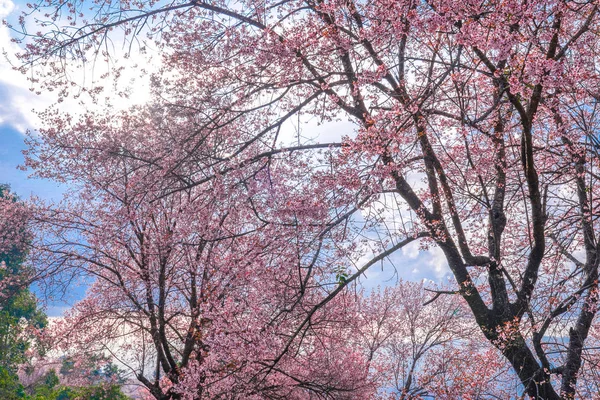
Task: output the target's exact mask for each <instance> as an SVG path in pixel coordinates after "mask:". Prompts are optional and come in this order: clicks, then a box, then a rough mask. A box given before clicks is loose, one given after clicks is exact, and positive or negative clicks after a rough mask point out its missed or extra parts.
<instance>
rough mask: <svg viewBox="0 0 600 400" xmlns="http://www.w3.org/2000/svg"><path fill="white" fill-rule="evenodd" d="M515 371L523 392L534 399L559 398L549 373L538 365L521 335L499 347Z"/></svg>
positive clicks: (553, 399)
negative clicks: (506, 344) (523, 389)
mask: <svg viewBox="0 0 600 400" xmlns="http://www.w3.org/2000/svg"><path fill="white" fill-rule="evenodd" d="M500 350H501V351H502V354H503V355H504V356H505V357H506V358H507V359H508V361H509V362H510V363H511V365H512V366H513V369H514V370H515V372H516V373H517V376H518V377H519V380H520V381H521V383H522V384H523V386H524V388H525V392H526V393H527V394H528V395H529V396H530V397H531V398H532V399H535V400H560V398H561V397H560V396H559V395H558V394H557V393H556V391H555V390H554V388H553V387H552V383H551V382H550V375H549V374H548V372H547V371H544V369H543V368H542V367H541V366H540V365H539V363H538V362H537V360H536V359H535V357H534V355H533V353H532V352H531V350H529V348H528V347H527V345H526V344H525V340H524V339H523V337H522V336H520V335H519V336H518V337H517V338H515V339H514V341H512V342H511V343H510V344H509V345H508V346H506V347H504V348H502V349H500Z"/></svg>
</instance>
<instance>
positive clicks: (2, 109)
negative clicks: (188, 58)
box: [0, 0, 160, 133]
mask: <svg viewBox="0 0 600 400" xmlns="http://www.w3.org/2000/svg"><path fill="white" fill-rule="evenodd" d="M22 11H23V10H22V9H21V8H20V7H19V4H18V3H17V4H15V3H13V2H12V1H10V0H0V18H2V19H7V20H9V21H15V20H16V19H17V18H18V17H19V15H20V14H21V12H22ZM31 28H32V29H33V28H34V27H31ZM35 29H39V27H35ZM120 34H121V33H119V32H115V33H114V36H115V38H114V42H118V41H119V38H118V36H119V35H120ZM12 39H13V37H12V34H11V30H10V29H9V28H8V27H7V26H5V25H2V26H0V48H1V49H2V52H3V57H4V62H2V63H0V96H1V97H0V98H1V100H0V125H8V126H10V127H12V128H14V129H16V130H17V131H19V132H21V133H24V132H25V131H26V130H27V129H34V130H35V129H37V128H39V127H40V126H41V125H42V121H41V120H40V119H39V117H38V116H37V112H39V111H43V110H45V109H47V108H48V107H49V106H51V105H52V104H56V103H57V101H58V93H57V91H54V92H50V91H47V90H46V91H42V92H41V93H39V94H38V93H35V91H37V90H39V88H37V87H36V88H35V89H33V87H32V85H31V82H30V80H29V79H28V77H27V76H26V75H24V74H22V73H21V72H20V71H18V70H16V69H15V68H14V67H15V66H19V65H20V61H19V60H18V58H17V56H16V55H17V54H18V53H20V52H21V51H22V49H21V48H20V47H19V45H18V44H17V43H14V42H12ZM124 55H125V50H123V49H121V50H119V49H115V50H114V52H113V58H112V59H111V61H110V64H108V63H104V62H102V61H97V62H90V63H89V64H86V65H84V66H83V67H82V68H78V67H77V66H76V64H77V63H76V62H72V63H71V64H70V66H71V68H70V69H69V71H68V73H69V76H70V77H72V79H73V81H74V82H75V83H77V85H76V86H75V90H79V89H78V88H77V86H79V85H80V86H85V87H87V88H92V87H96V86H97V85H99V84H104V86H105V87H106V89H105V92H106V94H107V96H108V97H110V98H111V104H110V109H111V110H124V109H127V108H129V107H131V106H132V105H134V104H143V103H145V102H146V101H148V99H149V97H150V84H149V81H150V80H149V75H148V74H143V73H141V68H140V67H139V65H143V66H144V67H145V68H146V70H147V72H148V73H151V72H155V71H157V70H158V68H159V67H160V62H159V58H160V57H155V59H154V60H153V62H152V63H150V62H148V57H147V56H143V55H142V54H140V53H139V52H138V51H135V49H133V50H132V52H131V54H130V55H129V56H128V57H124ZM92 58H93V57H92ZM119 66H123V67H124V69H123V71H122V72H121V76H120V78H119V79H118V82H115V81H114V80H111V78H113V77H114V75H112V74H111V71H112V69H113V68H115V69H116V68H118V67H119ZM106 73H107V74H108V78H107V79H104V78H102V75H104V74H106ZM90 77H91V78H90ZM117 87H118V91H120V92H122V93H128V94H129V96H128V97H123V96H116V95H115V94H116V91H117V90H116V88H117ZM105 107H106V104H104V103H103V102H98V104H93V103H92V102H86V104H85V107H84V106H83V105H82V104H81V102H80V100H78V99H75V98H72V97H70V98H67V99H66V100H65V101H64V103H62V104H61V107H60V108H61V109H62V110H68V111H69V113H71V114H76V113H77V112H82V113H83V112H84V111H85V110H90V109H91V110H93V109H94V108H97V109H98V110H101V109H104V108H105Z"/></svg>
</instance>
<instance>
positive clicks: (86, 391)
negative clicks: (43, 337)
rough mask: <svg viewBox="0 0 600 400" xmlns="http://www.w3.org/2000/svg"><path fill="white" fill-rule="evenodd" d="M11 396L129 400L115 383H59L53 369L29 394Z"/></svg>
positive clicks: (51, 399)
mask: <svg viewBox="0 0 600 400" xmlns="http://www.w3.org/2000/svg"><path fill="white" fill-rule="evenodd" d="M13 398H15V399H21V398H22V399H25V400H130V399H129V397H127V396H126V395H125V394H124V393H123V392H122V391H121V388H120V387H119V386H118V385H116V384H98V385H91V386H85V387H69V386H64V385H60V383H59V378H58V376H57V375H56V372H55V371H54V370H52V371H50V372H48V373H47V374H46V375H45V376H44V378H43V379H41V380H40V382H39V383H38V384H37V385H35V386H34V387H33V388H32V394H31V395H30V396H25V397H13ZM2 399H4V397H2ZM11 399H12V398H11Z"/></svg>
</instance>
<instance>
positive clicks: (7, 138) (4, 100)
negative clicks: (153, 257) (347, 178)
mask: <svg viewBox="0 0 600 400" xmlns="http://www.w3.org/2000/svg"><path fill="white" fill-rule="evenodd" d="M25 4H26V3H24V2H18V1H17V2H12V1H10V0H0V19H8V20H14V19H15V18H16V17H17V16H18V15H19V14H20V12H21V11H22V10H23V9H24V8H25V7H26V5H25ZM0 47H1V48H2V51H3V53H4V54H5V56H4V59H3V60H2V62H0V184H9V185H10V186H11V188H12V190H13V192H15V193H16V194H17V195H18V196H20V197H21V198H22V199H27V198H29V197H31V196H36V197H39V198H41V199H43V200H47V201H59V200H60V199H61V198H62V195H63V193H64V191H65V189H66V188H65V187H64V186H60V185H58V184H57V183H55V182H52V181H49V180H44V179H34V178H31V177H30V175H31V171H23V170H22V169H18V167H19V166H22V165H23V164H24V157H23V154H22V151H23V150H25V149H26V148H27V146H26V143H25V140H26V138H27V134H26V133H27V131H32V132H33V134H34V135H35V130H36V128H38V127H39V126H40V121H39V119H38V118H37V116H36V112H39V111H42V110H44V109H45V108H47V107H48V106H51V105H52V104H53V103H54V102H55V98H53V94H52V93H43V94H41V95H38V94H35V93H34V91H32V90H31V86H30V83H29V82H28V80H27V77H26V76H24V75H23V74H21V73H20V72H18V71H15V70H14V69H13V67H12V65H11V63H13V65H18V62H17V61H16V60H15V58H14V54H15V53H16V52H18V51H19V48H18V47H17V45H16V44H14V43H12V42H11V33H10V31H9V28H8V27H6V26H4V25H2V26H0ZM115 58H117V60H116V61H117V62H120V63H121V64H123V65H125V66H127V64H128V63H129V64H130V65H129V66H130V67H131V63H135V62H136V60H135V57H131V58H129V59H127V60H119V59H118V57H115ZM136 73H137V72H136V68H129V69H126V71H125V73H124V74H123V78H122V79H126V80H129V81H130V82H131V81H132V80H133V79H138V81H137V82H139V78H137V76H136V75H135V74H136ZM135 88H136V92H135V93H133V94H132V96H131V97H130V98H129V99H121V100H117V102H116V103H114V105H115V107H128V106H130V105H132V104H135V103H137V104H139V103H142V102H143V101H144V99H146V98H148V94H149V88H148V86H147V85H146V84H144V82H142V83H141V84H139V83H136V85H135ZM65 107H71V108H73V107H76V105H75V104H69V102H67V103H65ZM290 130H291V131H290V132H291V133H290V134H291V135H294V134H297V127H295V126H291V127H290ZM352 130H353V126H352V125H351V124H350V123H348V122H345V121H341V122H339V121H338V122H334V123H330V124H325V125H319V126H317V125H316V124H313V123H308V124H303V126H302V127H301V135H302V136H303V137H304V138H307V137H317V136H318V137H319V140H320V141H321V142H329V141H333V140H335V139H337V138H339V137H340V136H341V135H342V134H348V132H352ZM448 273H449V270H448V267H447V264H446V262H445V259H444V257H443V254H441V251H439V250H438V249H435V248H433V249H430V250H429V251H427V252H423V251H420V250H419V248H418V243H413V244H411V245H409V246H407V247H406V248H404V249H403V250H402V251H401V252H397V254H394V255H393V256H392V258H391V259H390V260H389V262H387V263H385V264H384V267H383V268H382V267H381V266H380V265H377V266H374V267H372V268H371V269H370V270H369V271H368V272H367V274H366V279H361V280H362V282H363V284H364V285H365V286H366V287H367V288H370V287H375V286H379V285H383V286H385V285H390V284H394V283H395V282H396V280H397V279H398V277H401V278H403V279H406V280H414V281H419V280H423V279H432V280H436V281H440V280H445V279H446V278H447V277H448ZM84 291H85V288H81V287H80V288H78V289H76V290H74V292H73V293H72V296H71V298H70V300H69V301H67V302H66V303H65V302H50V303H49V304H48V305H47V312H48V314H49V315H50V316H60V315H62V314H63V313H64V311H65V310H66V309H68V308H69V306H70V305H71V304H72V302H73V301H74V300H76V299H78V298H81V297H82V296H83V294H84Z"/></svg>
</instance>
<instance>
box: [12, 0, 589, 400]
mask: <svg viewBox="0 0 600 400" xmlns="http://www.w3.org/2000/svg"><path fill="white" fill-rule="evenodd" d="M598 6H599V5H598V4H597V2H596V1H578V2H572V1H558V0H535V1H520V0H519V1H518V0H507V1H498V0H491V1H480V0H478V1H471V0H463V1H435V0H428V1H415V0H399V1H397V0H394V1H387V0H374V1H368V2H367V1H353V0H331V1H329V0H326V1H313V0H308V1H267V0H256V1H197V0H192V1H189V2H186V1H173V2H160V1H152V2H127V1H116V0H115V1H110V0H109V1H105V0H103V1H93V2H83V1H76V0H73V1H62V0H61V1H60V2H58V1H57V2H54V1H52V0H49V1H47V2H44V3H43V4H40V5H37V6H32V7H33V9H32V11H31V13H30V15H29V18H30V19H27V18H24V20H23V25H22V27H23V29H22V30H21V31H22V33H24V35H23V36H22V40H21V42H22V43H23V45H24V46H25V51H24V53H23V54H22V55H21V60H22V61H23V65H24V66H23V69H24V70H26V71H31V72H32V73H33V77H34V78H33V81H34V84H35V85H38V86H40V87H41V88H45V89H52V90H58V91H59V93H60V96H61V97H60V98H61V100H64V99H67V100H68V99H70V98H71V97H73V96H80V97H81V96H83V97H81V98H89V101H90V103H89V104H102V103H103V102H104V97H105V96H106V93H107V92H109V91H110V88H111V86H110V83H109V82H110V79H112V78H115V79H117V81H118V78H119V76H120V74H121V72H122V71H121V70H120V69H119V68H115V69H114V70H111V71H110V73H108V74H107V76H106V77H103V79H101V82H100V83H98V84H97V85H96V84H94V86H93V87H84V88H83V89H82V88H81V87H80V86H79V84H80V82H78V80H77V78H76V76H77V74H75V75H72V71H70V70H69V67H67V66H69V65H73V64H72V63H74V62H75V61H77V62H83V63H84V65H85V63H86V62H91V60H93V59H96V60H97V61H98V60H99V59H102V58H107V59H110V57H111V56H112V54H111V51H110V44H111V43H114V40H115V36H114V35H115V34H114V32H115V28H122V32H123V34H124V38H125V43H126V44H128V48H129V49H130V51H131V52H132V53H129V52H128V53H127V55H128V56H132V55H133V52H134V51H135V50H136V49H138V50H145V49H149V50H148V52H154V53H159V54H160V57H161V64H160V70H159V71H158V72H156V73H152V74H151V82H152V96H151V98H149V99H148V103H147V104H146V105H143V106H138V107H132V108H131V109H127V110H126V111H116V110H113V109H112V108H111V107H110V101H112V100H110V99H109V100H107V101H108V103H107V108H106V109H105V110H102V111H93V109H94V108H90V110H89V111H87V112H84V113H75V112H72V110H66V111H65V110H64V109H62V108H61V106H60V103H59V104H58V105H57V106H56V107H53V108H51V109H49V110H48V111H46V112H45V113H43V114H42V117H43V119H44V122H45V126H44V127H43V128H42V129H41V130H40V135H39V137H34V138H33V140H32V147H31V150H30V152H29V154H28V164H29V166H30V167H32V168H34V169H35V170H36V171H37V174H38V175H40V176H44V177H50V178H54V179H57V180H61V181H67V182H71V183H72V184H73V185H74V188H76V190H74V193H73V194H72V197H71V198H70V199H69V202H68V203H66V204H64V206H63V207H60V208H56V207H49V208H43V207H42V208H40V209H39V210H38V213H37V222H38V224H39V227H38V232H40V236H39V238H38V239H37V240H36V241H35V242H34V244H33V248H34V250H33V252H34V254H35V256H34V257H33V259H34V262H33V263H34V264H36V265H38V266H41V265H44V266H46V267H48V266H56V267H57V268H58V267H60V269H61V270H63V271H85V272H87V273H89V274H91V275H93V276H95V277H97V278H98V279H97V280H96V283H94V285H93V286H92V288H91V289H90V292H89V294H88V296H87V297H86V299H85V300H83V301H82V302H81V303H79V304H78V305H77V306H76V307H75V308H74V310H73V311H72V312H71V313H70V314H69V315H68V317H67V318H66V319H65V321H64V323H63V324H61V327H60V329H59V330H58V333H57V334H61V333H62V334H64V336H65V337H66V339H65V340H66V342H65V344H66V346H67V348H71V349H75V348H78V347H77V346H84V347H86V348H96V349H97V351H112V352H113V353H114V355H115V357H117V358H118V357H119V356H121V357H122V358H124V360H122V361H123V362H124V363H125V364H127V365H129V366H130V367H131V372H132V373H133V374H135V375H136V376H137V378H138V379H139V381H140V382H141V383H142V384H143V385H145V387H146V388H147V389H148V391H149V392H150V393H151V395H152V396H154V397H155V398H157V399H175V398H181V397H183V398H186V399H202V398H286V399H294V398H298V399H305V398H319V397H323V398H356V399H359V398H361V399H362V398H369V397H371V396H383V397H385V396H388V395H389V396H392V397H393V396H396V397H393V398H397V397H400V398H406V397H407V396H418V395H423V394H425V393H430V394H435V395H436V396H439V397H440V398H444V397H445V398H457V396H459V395H461V394H465V396H466V393H471V394H472V396H474V397H477V396H479V395H481V396H497V397H500V398H509V397H511V396H516V395H517V394H522V393H526V394H527V395H529V396H530V397H531V398H535V399H558V398H564V399H571V398H575V397H578V398H591V397H592V396H594V395H596V394H597V392H598V387H597V386H598V383H597V380H596V379H594V377H595V376H596V374H597V373H598V370H597V362H598V356H599V354H598V352H597V348H598V347H597V346H596V344H595V342H596V341H597V339H598V325H597V322H596V320H595V317H596V314H597V306H598V266H599V263H600V254H598V246H599V241H600V238H599V237H598V236H597V232H598V231H599V229H598V228H599V227H598V223H599V222H598V216H599V215H600V209H599V207H600V204H599V203H598V200H597V197H596V194H598V191H599V190H600V185H599V184H598V182H597V180H598V178H599V176H598V174H597V172H598V167H599V166H598V162H599V158H598V146H599V143H598V132H597V130H596V129H597V128H596V126H597V124H598V118H597V117H598V115H597V113H596V111H597V100H598V96H599V94H600V88H599V78H600V76H599V71H598V65H597V57H598V48H599V46H600V40H599V37H598V29H599V18H600V17H599V15H598ZM90 7H91V9H90ZM32 18H36V19H37V22H38V24H39V26H40V30H41V31H40V32H39V33H37V34H32V35H30V34H28V33H27V32H26V30H25V27H26V26H27V22H28V21H30V20H31V19H32ZM142 53H143V51H142ZM140 72H141V73H143V69H141V70H140ZM73 76H75V77H73ZM102 82H105V83H106V85H107V86H106V89H105V88H103V87H102ZM118 89H119V91H120V92H119V93H122V94H123V95H124V96H125V95H126V93H125V92H126V91H125V90H124V89H123V88H118ZM121 91H122V92H121ZM86 96H88V97H86ZM346 119H349V120H350V121H351V123H352V124H353V125H352V126H353V128H349V129H347V131H344V132H340V133H339V134H337V133H336V134H332V135H328V136H327V137H328V138H329V139H331V138H333V140H328V139H324V138H323V137H319V136H318V135H317V133H315V134H311V133H309V135H310V139H305V138H304V137H303V136H302V135H301V134H300V133H299V132H298V133H297V135H296V136H294V137H291V136H292V135H290V129H289V128H290V126H292V122H293V121H296V123H300V124H302V123H303V122H306V121H310V120H312V121H318V122H319V123H325V124H326V125H325V126H326V127H327V126H341V125H333V124H329V125H328V124H327V123H328V122H331V121H338V120H346ZM344 126H346V127H348V126H349V125H348V124H347V125H344ZM415 241H418V242H419V243H420V244H421V246H422V248H429V247H436V248H438V249H439V250H441V252H442V253H443V255H444V257H445V260H446V262H447V264H448V267H449V268H450V270H451V273H452V275H453V277H454V278H455V279H454V283H453V286H452V287H450V288H445V289H443V290H439V289H437V293H436V294H435V295H434V298H433V299H428V300H427V302H428V305H427V307H429V308H430V311H419V313H420V314H419V317H418V318H417V319H418V320H417V321H413V319H414V318H413V317H414V315H413V314H412V312H409V311H406V309H403V308H402V307H401V306H399V305H398V304H397V303H398V302H399V301H401V300H402V299H401V298H402V295H399V294H395V295H391V294H389V293H388V294H386V293H387V292H384V294H381V293H380V294H373V295H372V296H371V297H369V299H370V300H363V299H362V298H361V296H363V294H362V291H360V290H359V288H358V286H357V285H358V283H359V281H360V279H359V278H360V277H361V276H362V275H363V274H364V273H365V271H366V270H367V269H369V268H371V267H372V266H374V265H376V264H379V263H380V262H384V261H385V260H386V259H387V258H388V257H390V256H392V255H393V256H395V257H399V256H400V255H401V254H402V252H401V249H402V248H403V247H404V246H406V245H408V244H410V243H413V242H415ZM399 287H400V288H402V289H398V290H401V291H402V290H404V291H405V296H406V297H409V298H411V297H412V298H414V299H423V296H420V297H419V296H417V295H416V294H415V295H414V296H413V295H410V294H409V293H412V291H415V290H422V288H421V289H416V288H415V287H413V286H411V285H408V284H401V285H400V286H399ZM377 296H381V297H377ZM429 300H431V301H429ZM363 301H366V302H367V305H364V304H363ZM369 301H371V302H373V303H372V304H370V305H369ZM423 302H425V301H423ZM423 302H422V303H423ZM463 302H464V304H463ZM422 303H421V304H422ZM449 305H455V306H456V307H460V312H459V314H460V318H459V317H457V316H456V315H454V311H452V312H451V313H450V314H448V306H449ZM463 305H464V307H466V308H465V309H463V308H462V307H463ZM414 306H415V307H416V304H415V305H414ZM365 310H369V311H365ZM382 310H389V313H390V314H391V315H390V316H389V319H390V320H393V321H395V322H391V323H390V324H391V326H388V327H386V328H385V329H383V330H382V332H389V338H391V339H390V340H387V339H386V340H383V339H381V337H380V335H381V334H382V333H381V332H380V333H378V334H375V335H374V334H373V333H372V332H370V333H369V332H368V329H369V328H370V327H372V326H376V325H377V324H378V323H380V322H378V320H377V315H379V313H381V312H382ZM465 310H468V313H467V314H464V312H465ZM457 312H458V311H457ZM405 314H406V315H405ZM411 315H412V316H411ZM467 315H470V318H467V317H466V316H467ZM382 318H383V317H382ZM436 318H438V319H437V320H436ZM383 320H388V316H386V317H385V318H383ZM399 321H402V322H399ZM406 321H412V322H411V324H413V323H414V324H417V325H418V324H422V326H419V328H418V329H417V328H413V331H411V332H407V331H405V329H406V327H407V326H410V325H406V324H407V322H406ZM436 321H438V322H436ZM431 324H432V325H433V326H435V327H436V329H433V331H434V332H437V333H434V334H433V335H434V336H433V337H429V336H427V335H426V334H425V333H424V332H426V330H427V329H429V328H426V326H431ZM473 324H474V325H473ZM473 326H477V327H478V332H479V333H478V334H475V333H473V334H470V335H469V337H463V335H462V334H461V332H462V330H463V329H465V330H466V329H467V328H468V327H473ZM469 329H470V328H469ZM440 330H441V332H440ZM446 335H447V336H446ZM408 337H410V338H413V339H412V340H413V342H414V344H415V345H416V344H417V343H418V344H419V345H420V346H422V347H423V351H425V350H427V353H428V354H432V355H433V354H437V357H438V360H440V361H439V363H436V362H432V363H430V364H428V366H424V365H420V366H419V359H420V356H419V357H416V356H415V354H419V350H415V349H413V350H412V353H411V351H408V350H406V349H404V348H403V346H404V345H405V342H404V340H405V339H402V338H408ZM125 338H126V339H125ZM132 338H135V340H133V339H132ZM380 339H381V341H380ZM438 342H439V343H438ZM374 343H377V346H376V348H377V351H375V348H373V347H369V346H373V345H374ZM94 346H98V347H94ZM365 346H366V347H365ZM369 348H371V351H368V349H369ZM117 349H119V350H117ZM365 349H367V351H366V350H365ZM415 352H416V353H415ZM409 353H411V354H410V356H409V355H408V354H409ZM376 354H377V355H376ZM132 357H133V359H130V358H132ZM432 357H433V356H432ZM400 360H402V361H400ZM411 360H412V361H411ZM442 361H446V362H447V364H446V367H444V366H443V365H442V364H441V362H442ZM402 362H406V363H408V364H407V365H409V367H408V369H406V368H405V367H404V366H402V365H401V363H402ZM411 363H412V364H411ZM410 365H412V366H413V367H412V370H411V367H410ZM457 365H459V366H460V367H457ZM507 366H510V368H512V374H513V375H512V376H513V378H514V377H516V381H515V380H512V381H511V378H510V374H509V373H508V371H507ZM488 367H489V368H488ZM415 374H417V375H419V378H415V377H414V375H415ZM428 374H429V375H428ZM505 374H508V375H506V379H503V380H502V381H503V382H505V384H497V385H496V386H494V385H493V384H491V383H490V381H491V380H493V378H492V377H494V376H501V375H502V376H505ZM440 377H444V379H440ZM478 379H479V381H478ZM517 381H518V383H516V382H517ZM511 382H512V383H511ZM471 394H470V395H471Z"/></svg>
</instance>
